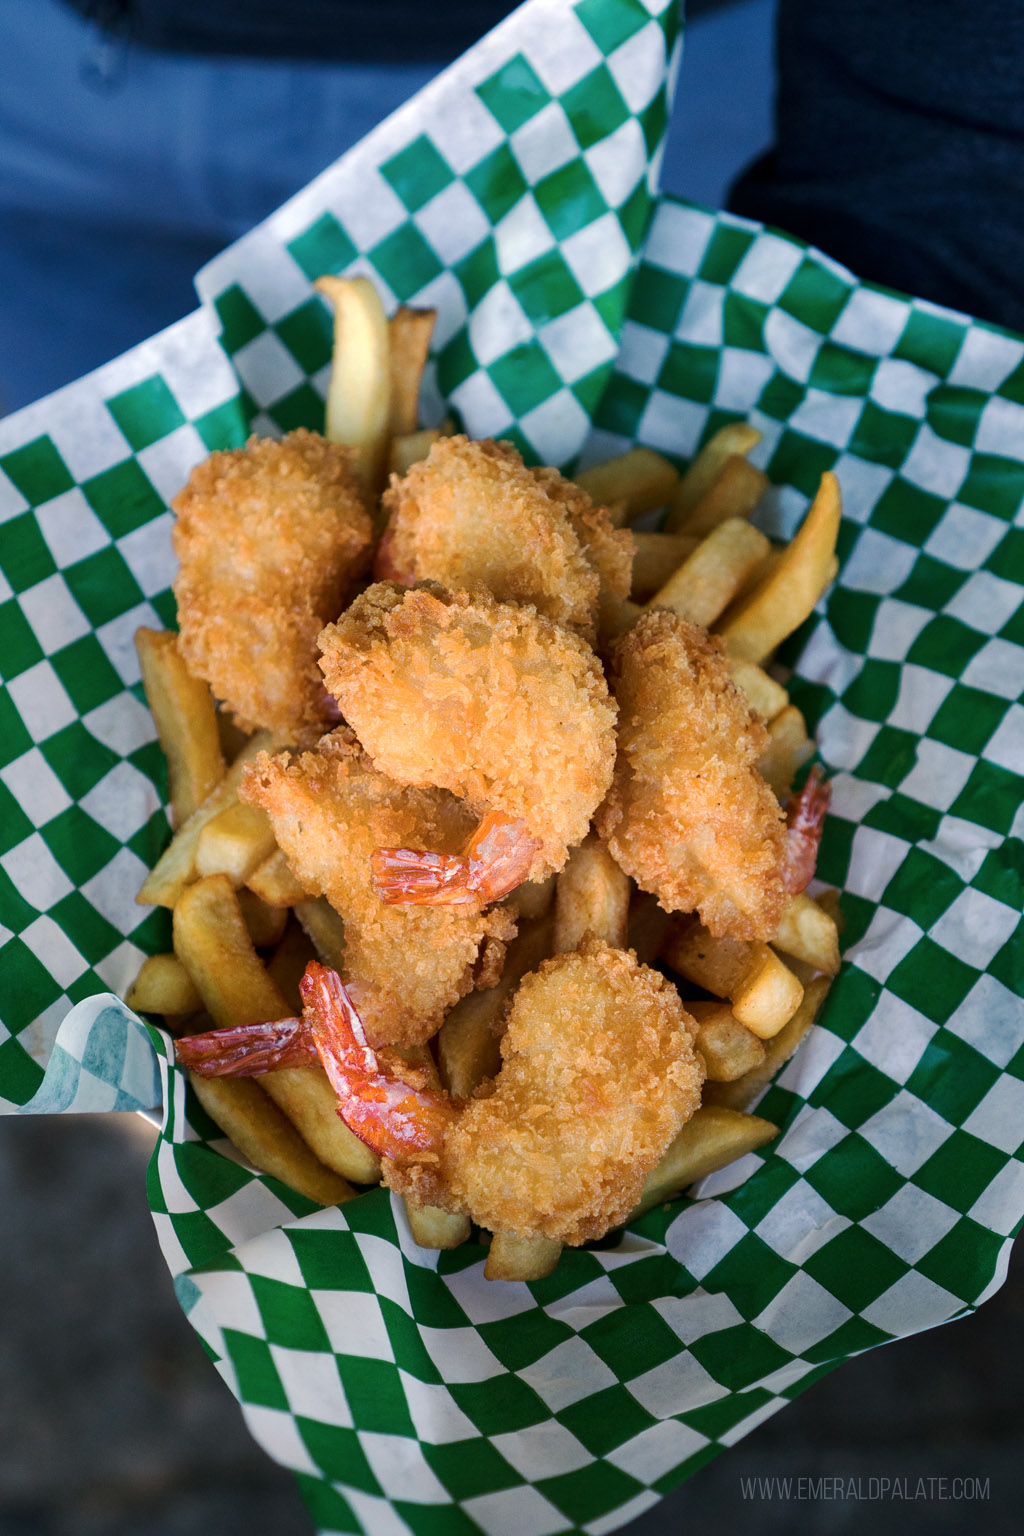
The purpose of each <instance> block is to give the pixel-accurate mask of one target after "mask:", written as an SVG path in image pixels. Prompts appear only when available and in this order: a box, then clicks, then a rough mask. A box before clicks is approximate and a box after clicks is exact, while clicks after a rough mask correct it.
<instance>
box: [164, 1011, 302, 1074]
mask: <svg viewBox="0 0 1024 1536" xmlns="http://www.w3.org/2000/svg"><path fill="white" fill-rule="evenodd" d="M174 1054H175V1056H176V1057H177V1058H178V1063H179V1065H180V1066H183V1067H190V1068H191V1069H192V1071H193V1072H195V1073H196V1075H197V1076H199V1077H258V1076H260V1075H261V1074H262V1073H264V1072H276V1071H278V1070H279V1069H280V1068H281V1067H309V1066H315V1065H316V1064H317V1062H318V1061H319V1057H318V1056H317V1053H316V1046H315V1045H314V1044H313V1040H312V1037H311V1035H310V1034H309V1031H308V1030H307V1028H306V1026H305V1024H304V1023H303V1020H302V1019H277V1020H275V1021H274V1022H272V1023H268V1024H241V1025H238V1026H237V1027H236V1028H234V1029H211V1030H208V1031H207V1032H206V1033H205V1034H202V1035H185V1036H184V1037H183V1038H182V1039H180V1040H175V1042H174Z"/></svg>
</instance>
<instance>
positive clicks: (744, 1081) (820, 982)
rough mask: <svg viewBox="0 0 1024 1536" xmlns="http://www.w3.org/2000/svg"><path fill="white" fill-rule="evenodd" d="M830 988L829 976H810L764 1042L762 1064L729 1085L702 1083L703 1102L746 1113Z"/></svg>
mask: <svg viewBox="0 0 1024 1536" xmlns="http://www.w3.org/2000/svg"><path fill="white" fill-rule="evenodd" d="M831 984H832V978H831V977H830V976H820V975H819V976H814V977H811V978H809V979H808V980H807V981H806V982H805V983H804V995H803V997H802V999H801V1001H800V1006H799V1008H798V1009H797V1010H796V1013H794V1015H793V1017H792V1018H791V1019H790V1020H789V1022H788V1023H787V1024H785V1025H784V1026H783V1027H782V1029H780V1030H779V1033H778V1034H777V1035H773V1037H772V1038H771V1040H769V1041H767V1042H766V1045H765V1054H764V1060H763V1061H762V1063H761V1065H760V1066H759V1067H755V1068H754V1069H753V1071H751V1072H747V1073H746V1074H745V1075H744V1076H743V1077H738V1078H736V1080H735V1082H731V1083H706V1084H705V1086H704V1102H705V1104H707V1105H709V1106H710V1105H712V1104H714V1105H721V1106H722V1108H724V1109H734V1110H736V1109H746V1107H747V1105H748V1104H752V1103H753V1102H754V1100H755V1099H756V1098H757V1096H758V1094H759V1093H760V1092H761V1091H762V1089H764V1088H767V1086H768V1084H769V1083H770V1082H771V1080H772V1078H773V1077H774V1076H775V1075H776V1073H777V1072H778V1071H779V1069H780V1068H781V1067H782V1066H784V1065H785V1063H786V1062H787V1061H788V1060H789V1059H790V1057H791V1056H792V1055H793V1053H794V1052H795V1051H796V1048H797V1046H798V1045H799V1044H800V1042H801V1040H802V1039H803V1038H804V1036H805V1035H806V1033H807V1031H808V1030H809V1029H810V1027H811V1025H812V1024H813V1023H814V1021H815V1019H816V1018H817V1016H818V1014H819V1013H820V1012H821V1006H822V1004H823V1003H824V1001H825V998H826V997H827V995H828V989H829V987H830V986H831Z"/></svg>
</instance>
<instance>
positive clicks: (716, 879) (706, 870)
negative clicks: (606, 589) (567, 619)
mask: <svg viewBox="0 0 1024 1536" xmlns="http://www.w3.org/2000/svg"><path fill="white" fill-rule="evenodd" d="M613 687H614V691H615V696H616V699H617V700H618V704H619V755H618V759H617V762H616V767H615V780H614V783H613V785H612V789H611V793H610V794H609V796H608V799H607V800H606V802H605V804H604V805H603V806H602V807H601V810H600V811H599V812H598V816H597V820H596V825H597V829H598V831H599V833H600V834H601V836H602V837H603V838H604V839H605V840H606V841H607V843H608V846H609V848H610V849H611V851H612V853H613V855H614V856H615V858H616V859H617V860H618V862H619V864H620V865H621V866H622V868H623V869H624V870H625V871H626V873H627V874H629V875H632V877H633V879H634V880H635V881H636V883H637V884H638V885H639V886H640V888H641V889H642V890H645V891H653V892H654V894H655V895H656V896H657V897H658V899H659V901H660V902H661V905H662V906H663V907H664V908H665V909H666V910H667V911H670V912H693V911H697V912H699V913H700V915H701V919H702V921H703V923H704V924H705V926H706V927H707V928H708V929H710V931H711V932H712V933H713V934H715V935H716V936H719V937H721V936H724V935H728V936H729V937H731V938H737V939H768V938H770V937H771V935H772V934H773V933H774V932H775V929H776V927H777V926H778V922H779V917H780V915H781V913H782V908H783V906H784V904H785V901H786V899H787V898H786V891H785V889H784V886H783V878H782V866H783V855H784V850H785V823H784V819H783V814H782V811H781V809H780V807H779V803H778V801H777V800H776V798H775V796H774V795H773V794H772V792H771V790H770V789H769V787H768V785H767V784H766V783H765V781H764V779H763V778H762V777H761V775H760V773H758V771H757V767H756V762H757V759H758V757H759V756H760V754H761V753H762V752H763V751H764V749H765V746H766V745H767V742H768V733H767V731H766V729H765V726H764V724H763V722H762V721H761V720H759V719H758V718H757V717H756V716H755V715H754V714H752V712H751V710H750V708H749V706H748V705H747V702H746V700H745V699H744V697H743V695H742V694H741V693H740V692H739V690H738V689H737V688H736V686H735V684H734V683H733V682H732V680H731V678H730V676H729V672H728V669H727V667H726V664H725V661H724V659H723V657H722V653H721V651H720V649H719V646H718V643H717V642H716V641H715V640H713V639H712V638H711V637H710V636H709V635H708V634H707V632H706V631H705V630H703V629H701V628H700V627H699V626H698V625H695V624H689V623H687V622H686V620H685V619H681V618H680V617H679V616H678V615H677V614H674V613H670V612H669V611H668V610H667V609H664V608H662V609H653V610H652V611H651V612H650V613H645V614H644V615H643V616H642V617H641V618H640V619H638V621H637V623H636V624H635V625H634V626H633V628H632V629H631V630H629V631H628V633H627V634H626V635H625V636H624V637H623V639H622V640H621V641H620V642H619V644H618V646H617V647H616V653H615V671H614V679H613Z"/></svg>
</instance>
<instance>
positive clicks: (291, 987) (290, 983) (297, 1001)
mask: <svg viewBox="0 0 1024 1536" xmlns="http://www.w3.org/2000/svg"><path fill="white" fill-rule="evenodd" d="M315 959H316V950H315V949H314V948H313V941H312V939H311V938H310V937H309V935H308V933H306V931H305V929H303V928H300V927H299V925H298V923H296V922H292V921H290V920H289V922H288V926H287V928H286V929H285V931H284V937H283V938H282V940H281V942H280V944H278V946H277V948H276V949H275V950H274V953H273V954H272V955H271V957H270V959H269V960H268V962H267V971H268V973H269V975H270V979H271V981H273V982H274V984H275V986H277V987H278V988H279V989H280V992H281V996H282V997H283V998H284V1000H285V1002H286V1003H287V1004H288V1009H289V1013H291V1014H296V1015H298V1014H300V1013H301V1012H302V996H301V994H300V992H299V982H300V981H301V980H302V978H303V976H304V975H305V973H306V966H307V965H308V964H309V962H310V961H311V960H315Z"/></svg>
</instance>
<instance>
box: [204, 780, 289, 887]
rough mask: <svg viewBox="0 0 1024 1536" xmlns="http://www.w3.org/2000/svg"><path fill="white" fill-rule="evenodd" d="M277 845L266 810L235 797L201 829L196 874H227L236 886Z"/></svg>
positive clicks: (244, 879)
mask: <svg viewBox="0 0 1024 1536" xmlns="http://www.w3.org/2000/svg"><path fill="white" fill-rule="evenodd" d="M276 846H277V845H276V843H275V842H274V829H273V827H272V826H271V825H270V818H269V816H268V815H267V813H266V812H265V811H260V810H257V808H256V807H255V806H254V805H245V804H244V803H243V802H242V801H240V800H236V801H235V803H234V805H229V806H226V807H225V809H224V810H223V811H219V812H218V813H217V815H216V816H212V817H211V818H210V820H209V821H208V822H207V823H206V825H205V827H203V829H202V830H201V832H200V833H199V842H198V843H197V845H196V874H197V875H199V876H203V875H227V877H228V879H229V880H230V881H231V883H232V884H233V885H234V886H236V887H237V886H241V885H245V883H246V881H247V880H248V879H249V876H250V875H251V874H253V873H254V871H255V870H257V869H258V868H259V867H260V865H261V864H262V863H263V861H264V859H267V858H269V857H270V855H271V854H272V853H273V851H274V849H275V847H276Z"/></svg>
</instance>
